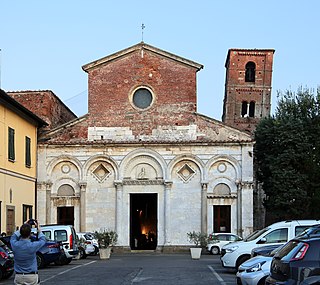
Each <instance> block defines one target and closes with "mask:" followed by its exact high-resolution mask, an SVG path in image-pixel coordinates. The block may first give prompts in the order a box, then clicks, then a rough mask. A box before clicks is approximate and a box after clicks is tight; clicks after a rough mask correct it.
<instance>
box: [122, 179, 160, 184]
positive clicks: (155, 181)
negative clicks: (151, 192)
mask: <svg viewBox="0 0 320 285" xmlns="http://www.w3.org/2000/svg"><path fill="white" fill-rule="evenodd" d="M122 183H123V185H163V184H164V180H163V179H157V180H149V179H145V180H144V179H143V180H142V179H141V180H131V179H130V180H129V179H128V180H126V179H124V180H123V181H122Z"/></svg>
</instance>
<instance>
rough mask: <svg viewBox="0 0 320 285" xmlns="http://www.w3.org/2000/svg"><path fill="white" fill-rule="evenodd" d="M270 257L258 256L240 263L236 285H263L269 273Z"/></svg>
mask: <svg viewBox="0 0 320 285" xmlns="http://www.w3.org/2000/svg"><path fill="white" fill-rule="evenodd" d="M271 261H272V256H263V255H258V256H256V257H253V258H250V259H249V260H247V261H245V262H244V263H242V264H241V265H240V266H239V268H238V272H237V285H263V284H264V281H265V280H266V278H267V276H268V275H269V273H270V265H271Z"/></svg>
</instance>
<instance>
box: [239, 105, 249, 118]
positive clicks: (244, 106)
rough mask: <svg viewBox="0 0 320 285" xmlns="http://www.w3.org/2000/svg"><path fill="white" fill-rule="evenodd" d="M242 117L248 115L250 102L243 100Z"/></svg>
mask: <svg viewBox="0 0 320 285" xmlns="http://www.w3.org/2000/svg"><path fill="white" fill-rule="evenodd" d="M241 117H243V118H244V117H248V102H247V101H243V102H242V106H241Z"/></svg>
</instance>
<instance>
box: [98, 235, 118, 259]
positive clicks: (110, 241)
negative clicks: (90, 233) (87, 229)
mask: <svg viewBox="0 0 320 285" xmlns="http://www.w3.org/2000/svg"><path fill="white" fill-rule="evenodd" d="M95 236H96V238H97V240H98V243H99V253H100V259H109V258H110V254H111V247H112V246H114V245H115V244H116V243H117V241H118V234H117V233H116V232H115V231H112V230H107V229H102V230H100V231H96V232H95Z"/></svg>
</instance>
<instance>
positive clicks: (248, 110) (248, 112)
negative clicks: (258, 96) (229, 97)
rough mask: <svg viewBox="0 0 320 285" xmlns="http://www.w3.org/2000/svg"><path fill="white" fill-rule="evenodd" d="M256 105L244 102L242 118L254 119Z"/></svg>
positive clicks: (252, 102)
mask: <svg viewBox="0 0 320 285" xmlns="http://www.w3.org/2000/svg"><path fill="white" fill-rule="evenodd" d="M255 107H256V103H255V102H254V101H251V102H250V103H248V102H247V101H242V105H241V117H242V118H248V117H250V118H254V113H255Z"/></svg>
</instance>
